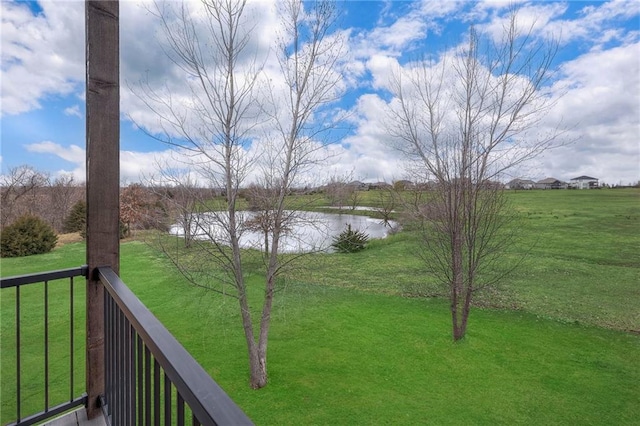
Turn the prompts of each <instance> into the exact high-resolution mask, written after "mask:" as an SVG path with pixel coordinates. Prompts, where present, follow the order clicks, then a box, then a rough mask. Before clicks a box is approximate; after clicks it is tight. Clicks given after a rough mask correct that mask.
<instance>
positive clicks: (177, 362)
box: [98, 267, 253, 425]
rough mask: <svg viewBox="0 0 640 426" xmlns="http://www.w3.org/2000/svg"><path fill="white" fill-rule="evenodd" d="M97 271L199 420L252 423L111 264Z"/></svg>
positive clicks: (221, 422)
mask: <svg viewBox="0 0 640 426" xmlns="http://www.w3.org/2000/svg"><path fill="white" fill-rule="evenodd" d="M98 274H99V276H100V281H101V282H102V283H103V284H104V286H105V288H106V289H107V291H108V292H109V294H110V295H111V297H113V299H114V300H115V301H116V303H117V304H118V306H119V307H120V309H122V311H123V312H124V314H125V316H126V317H127V318H128V320H129V321H130V322H131V324H132V325H133V327H134V328H135V330H136V331H137V333H138V334H139V335H140V337H141V338H142V340H143V341H144V343H145V344H146V345H147V347H148V348H149V350H150V351H151V353H152V354H153V356H154V357H155V359H156V360H157V361H158V363H159V364H160V366H161V367H162V368H163V369H164V371H165V373H166V374H167V376H168V377H169V379H170V380H171V382H172V383H173V384H174V385H175V386H176V388H177V389H178V391H179V392H180V394H181V395H182V397H183V399H184V401H185V402H186V403H187V404H188V405H189V407H191V410H192V411H193V413H194V415H195V416H196V417H197V418H198V420H200V422H201V423H202V424H207V425H209V424H211V425H252V424H253V422H252V421H251V420H250V419H249V418H248V417H247V415H246V414H245V413H244V412H243V411H242V410H241V409H240V408H239V407H238V406H237V405H236V403H235V402H233V400H232V399H231V398H229V396H228V395H227V394H226V393H225V392H224V390H222V388H221V387H220V386H219V385H218V384H217V383H216V382H215V381H214V380H213V379H212V378H211V377H210V376H209V374H208V373H207V372H206V371H205V370H204V369H203V368H202V367H201V366H200V364H198V362H197V361H196V360H195V359H194V358H193V357H192V356H191V354H189V352H187V350H186V349H184V347H183V346H182V345H181V344H180V343H179V342H178V341H177V340H176V339H175V337H173V335H172V334H171V333H169V331H168V330H167V329H166V328H165V327H164V325H162V323H161V322H160V321H159V320H158V319H157V318H156V317H155V316H154V315H153V314H152V313H151V312H150V311H149V310H148V309H147V307H146V306H144V304H143V303H142V302H141V301H140V299H138V298H137V297H136V296H135V295H134V294H133V292H132V291H131V290H129V288H128V287H127V286H126V285H125V284H124V283H123V282H122V280H121V279H120V277H118V275H117V274H116V273H115V272H114V271H113V270H112V269H111V268H110V267H100V268H98Z"/></svg>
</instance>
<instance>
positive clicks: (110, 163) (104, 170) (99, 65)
mask: <svg viewBox="0 0 640 426" xmlns="http://www.w3.org/2000/svg"><path fill="white" fill-rule="evenodd" d="M118 16H119V4H118V1H117V0H103V1H93V0H86V1H85V27H86V40H85V43H86V55H87V56H86V61H87V63H86V120H87V121H86V123H87V265H89V277H88V280H87V300H86V306H87V345H86V357H87V360H86V390H87V394H88V396H89V402H88V407H87V416H88V417H89V419H93V418H94V417H96V416H97V415H99V414H100V413H101V410H100V402H99V397H100V395H103V394H104V392H105V372H104V333H105V330H104V290H103V287H102V284H100V281H98V280H97V274H96V269H95V268H96V267H98V266H107V265H108V266H111V268H112V269H113V270H114V271H115V272H116V274H118V273H119V269H120V239H119V223H120V222H119V215H120V211H119V210H120V209H119V195H120V81H119V72H120V63H119V34H118V32H119V22H118Z"/></svg>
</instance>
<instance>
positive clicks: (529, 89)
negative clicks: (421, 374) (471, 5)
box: [389, 9, 562, 340]
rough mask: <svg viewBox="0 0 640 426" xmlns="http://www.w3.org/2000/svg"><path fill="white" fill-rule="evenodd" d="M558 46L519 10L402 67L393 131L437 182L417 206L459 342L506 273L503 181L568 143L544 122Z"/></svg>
mask: <svg viewBox="0 0 640 426" xmlns="http://www.w3.org/2000/svg"><path fill="white" fill-rule="evenodd" d="M556 51H557V43H556V42H554V41H552V42H548V41H541V40H540V39H537V38H536V37H535V36H534V34H533V26H531V27H528V28H523V27H522V25H520V22H519V20H518V12H517V10H516V9H512V10H511V13H510V15H509V17H508V20H507V22H506V24H505V25H504V28H503V33H502V38H501V39H500V40H498V41H494V40H483V39H482V38H481V36H480V35H479V34H478V32H477V31H476V30H475V29H474V28H473V27H471V28H470V30H469V34H468V41H467V42H466V46H463V47H460V48H458V49H454V50H452V51H450V52H447V53H446V54H444V55H442V57H441V58H440V59H439V61H437V62H436V61H429V60H420V61H416V62H415V63H413V64H411V66H409V67H407V68H406V69H405V70H404V71H403V72H399V73H397V74H396V78H395V80H394V85H393V92H394V95H395V101H394V103H393V106H392V108H391V120H390V124H389V129H390V131H391V133H392V134H393V135H394V136H395V137H396V138H397V140H398V141H399V146H400V148H401V149H402V150H403V151H404V152H405V153H406V154H407V155H408V156H409V158H410V159H411V161H412V166H413V167H414V169H413V171H415V172H416V175H419V176H420V177H421V178H422V179H424V178H425V177H429V178H433V179H434V180H435V183H434V184H433V185H432V188H433V191H430V196H429V197H428V200H429V201H428V202H427V204H423V203H419V204H416V206H415V207H416V209H415V210H414V212H415V213H416V215H417V216H416V217H417V218H418V219H419V221H420V222H421V223H422V224H423V231H424V243H425V248H426V250H425V260H426V261H427V266H428V268H429V270H430V272H431V273H433V274H434V275H435V277H436V278H437V279H438V281H440V282H441V283H442V284H444V285H445V286H446V288H447V289H448V294H449V298H450V302H451V303H450V308H451V317H452V328H453V339H454V340H459V339H461V338H463V337H464V335H465V333H466V329H467V323H468V319H469V313H470V309H471V306H472V302H473V296H474V293H475V292H476V291H478V290H479V289H481V288H483V287H484V286H486V285H490V284H493V283H496V282H497V281H498V280H500V279H501V278H502V277H503V275H504V268H502V267H501V266H500V262H501V260H500V256H501V255H502V254H503V253H504V249H505V248H506V247H507V246H508V244H509V242H510V241H511V238H510V237H511V232H510V227H509V220H508V219H509V217H510V215H509V214H508V205H507V202H506V200H505V198H504V195H503V190H502V185H500V184H498V183H497V180H498V179H499V178H500V176H501V174H502V173H503V172H505V171H506V170H508V169H511V168H513V167H516V166H517V165H519V164H521V163H523V162H525V161H527V160H530V159H532V158H534V157H536V156H537V155H539V154H541V153H542V152H545V151H546V150H548V149H551V148H553V147H554V146H557V145H558V144H560V143H561V140H560V136H561V134H562V132H561V131H559V130H558V127H555V128H547V129H545V127H544V126H543V125H542V119H543V118H544V117H545V115H546V114H547V112H548V111H549V109H550V108H551V106H552V105H553V101H552V98H551V97H550V96H549V94H548V93H547V92H546V90H545V89H546V88H547V85H548V83H549V78H550V72H551V67H552V62H553V59H554V56H555V54H556Z"/></svg>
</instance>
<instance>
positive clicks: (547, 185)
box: [536, 177, 567, 189]
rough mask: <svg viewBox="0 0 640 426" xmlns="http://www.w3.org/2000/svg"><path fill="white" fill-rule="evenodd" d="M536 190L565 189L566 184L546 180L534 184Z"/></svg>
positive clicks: (554, 179)
mask: <svg viewBox="0 0 640 426" xmlns="http://www.w3.org/2000/svg"><path fill="white" fill-rule="evenodd" d="M536 188H538V189H567V183H566V182H563V181H561V180H558V179H556V178H552V177H549V178H546V179H542V180H539V181H538V182H536Z"/></svg>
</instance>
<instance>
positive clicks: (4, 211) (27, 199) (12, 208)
mask: <svg viewBox="0 0 640 426" xmlns="http://www.w3.org/2000/svg"><path fill="white" fill-rule="evenodd" d="M0 179H1V180H0V191H1V192H0V204H1V205H2V208H1V209H0V228H4V227H5V226H6V225H8V224H10V223H11V222H12V221H14V220H15V219H16V218H17V217H18V216H21V215H24V214H39V213H40V211H39V208H38V206H39V205H42V203H38V202H37V199H38V197H39V196H41V195H42V194H41V192H40V191H39V190H40V189H42V188H44V187H45V186H47V184H48V182H49V177H48V176H47V175H46V174H44V173H41V172H39V171H37V170H35V169H34V168H33V167H31V166H28V165H22V166H18V167H13V168H11V169H9V173H8V174H6V175H2V176H1V177H0Z"/></svg>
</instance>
